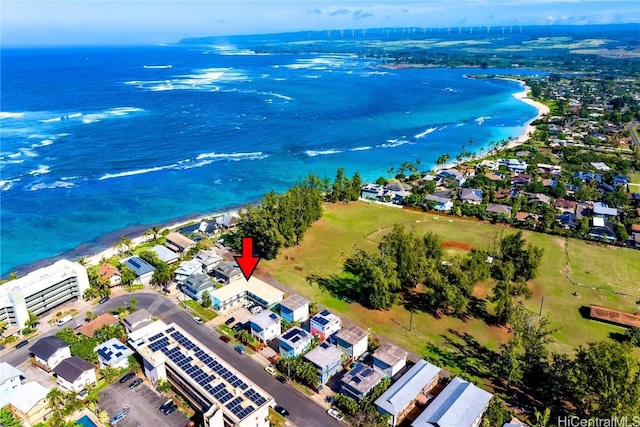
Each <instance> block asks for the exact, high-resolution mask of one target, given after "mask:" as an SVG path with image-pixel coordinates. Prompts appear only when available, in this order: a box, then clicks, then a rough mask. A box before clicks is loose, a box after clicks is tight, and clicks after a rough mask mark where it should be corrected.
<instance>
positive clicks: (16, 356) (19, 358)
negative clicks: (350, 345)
mask: <svg viewBox="0 0 640 427" xmlns="http://www.w3.org/2000/svg"><path fill="white" fill-rule="evenodd" d="M131 298H135V299H137V300H138V308H139V309H140V308H145V309H147V310H148V311H149V312H150V313H151V314H152V315H153V316H156V317H158V318H160V319H162V320H163V321H164V322H165V323H173V322H175V323H177V324H178V325H180V326H181V327H183V328H184V329H186V330H187V331H189V332H190V333H191V334H192V335H193V336H194V337H195V338H196V339H198V340H199V341H200V342H202V343H203V344H204V345H205V346H206V347H207V348H209V349H210V350H212V351H213V352H214V353H216V354H217V355H218V356H220V357H221V358H223V359H224V360H225V361H227V363H229V364H230V365H231V366H233V367H235V368H236V369H237V370H238V371H240V372H241V373H242V374H244V375H245V376H246V377H247V378H249V379H250V380H252V381H253V382H255V383H256V384H257V385H258V386H260V387H261V388H262V389H263V390H265V391H266V392H267V393H269V394H270V395H271V396H273V398H274V399H275V400H276V403H277V404H278V405H281V406H283V407H284V408H286V409H287V410H288V411H289V413H290V415H289V420H290V421H291V422H292V423H294V424H296V425H297V426H301V427H302V426H304V427H331V426H335V427H338V426H344V425H345V424H344V423H341V422H339V421H336V420H334V419H333V418H331V417H329V416H328V415H327V414H326V413H325V409H324V408H323V407H321V406H320V405H318V404H317V403H315V402H314V401H313V400H311V399H310V398H309V397H307V396H306V395H304V394H303V393H302V392H300V391H298V390H297V389H295V388H294V387H293V386H291V385H288V384H281V383H279V382H278V381H277V380H276V379H275V378H274V377H272V376H271V375H269V374H268V373H267V372H265V371H264V367H263V366H262V365H260V364H259V363H257V362H255V361H254V360H252V359H251V356H249V355H246V354H239V353H238V352H236V351H235V350H234V349H233V346H232V345H231V344H228V343H225V342H224V341H222V340H221V339H220V336H219V335H218V334H217V333H215V332H214V331H212V330H211V329H210V328H208V327H207V326H206V325H197V324H196V323H195V322H194V321H193V319H192V317H191V315H190V314H189V313H187V312H185V311H184V310H183V309H181V308H180V307H178V306H177V305H176V304H175V303H174V302H173V301H171V300H169V299H167V298H166V297H164V296H162V295H159V294H155V293H142V292H141V293H134V294H131V295H123V296H119V297H114V298H112V299H111V300H110V301H107V302H106V303H104V304H101V305H97V306H94V307H93V312H94V314H96V315H99V314H102V313H105V312H107V311H109V310H111V309H113V308H116V307H118V306H119V305H122V304H123V303H124V302H125V301H128V300H129V299H131ZM82 316H84V312H82V313H81V314H80V315H79V316H78V318H79V319H80V320H79V321H82ZM74 320H75V319H74ZM56 331H57V328H54V329H52V330H51V331H49V332H47V333H45V334H43V335H40V336H38V338H37V339H39V338H42V337H43V336H47V335H53V334H55V332H56ZM37 339H36V340H37ZM34 342H35V340H34ZM30 346H31V342H30V343H29V345H27V346H25V347H23V348H21V349H17V350H12V351H10V352H9V353H8V354H6V355H4V356H3V361H6V362H8V363H10V364H12V365H13V366H18V365H20V364H21V363H23V362H24V361H26V360H27V359H28V358H29V347H30Z"/></svg>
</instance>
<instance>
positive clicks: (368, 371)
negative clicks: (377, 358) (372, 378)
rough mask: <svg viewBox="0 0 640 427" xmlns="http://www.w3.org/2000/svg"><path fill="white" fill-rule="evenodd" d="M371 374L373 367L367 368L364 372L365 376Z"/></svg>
mask: <svg viewBox="0 0 640 427" xmlns="http://www.w3.org/2000/svg"><path fill="white" fill-rule="evenodd" d="M369 375H371V369H369V368H367V369H365V370H364V372H363V373H362V376H363V377H368V376H369Z"/></svg>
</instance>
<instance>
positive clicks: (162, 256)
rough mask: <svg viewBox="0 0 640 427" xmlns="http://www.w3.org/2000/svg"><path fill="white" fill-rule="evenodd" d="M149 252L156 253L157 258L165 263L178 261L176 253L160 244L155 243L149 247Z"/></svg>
mask: <svg viewBox="0 0 640 427" xmlns="http://www.w3.org/2000/svg"><path fill="white" fill-rule="evenodd" d="M151 252H153V253H154V254H156V256H157V257H158V259H159V260H160V261H162V262H164V263H167V264H173V263H174V262H178V259H179V256H178V254H177V253H175V252H174V251H172V250H171V249H169V248H167V247H166V246H162V245H155V246H154V247H152V248H151Z"/></svg>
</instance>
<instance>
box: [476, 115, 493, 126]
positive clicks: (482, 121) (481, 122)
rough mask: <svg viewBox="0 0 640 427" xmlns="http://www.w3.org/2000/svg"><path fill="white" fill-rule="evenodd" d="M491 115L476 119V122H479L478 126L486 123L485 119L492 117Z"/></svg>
mask: <svg viewBox="0 0 640 427" xmlns="http://www.w3.org/2000/svg"><path fill="white" fill-rule="evenodd" d="M490 118H491V117H489V116H487V117H478V118H477V119H475V121H476V123H477V124H478V126H480V125H482V124H483V123H484V121H485V120H487V119H490Z"/></svg>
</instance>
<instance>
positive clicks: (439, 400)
mask: <svg viewBox="0 0 640 427" xmlns="http://www.w3.org/2000/svg"><path fill="white" fill-rule="evenodd" d="M492 396H493V395H492V394H491V393H489V392H488V391H485V390H482V389H481V388H478V387H476V386H475V385H473V384H471V383H470V382H467V381H464V380H463V379H461V378H459V377H455V378H454V379H453V380H452V381H451V382H450V383H449V384H448V385H447V386H446V387H445V389H444V390H442V391H441V392H440V394H439V395H438V396H437V397H436V398H435V399H433V401H432V402H431V403H430V404H429V405H428V406H427V409H425V410H424V411H423V412H422V414H420V416H419V417H418V418H416V420H415V421H414V422H413V424H411V426H412V427H436V426H437V427H471V426H472V425H473V423H474V421H476V419H477V418H478V417H480V415H482V413H483V412H484V410H485V409H486V407H487V405H488V404H489V401H490V400H491V397H492Z"/></svg>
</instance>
